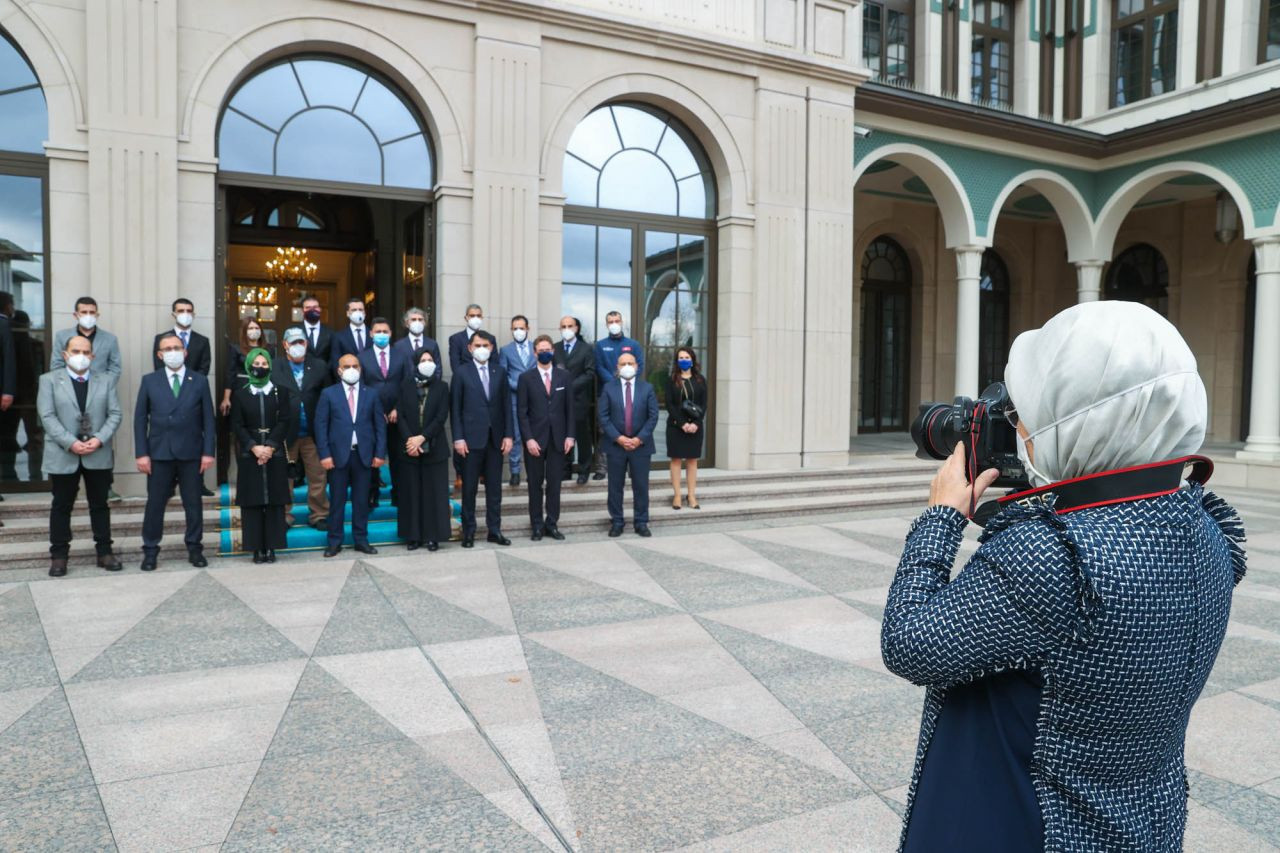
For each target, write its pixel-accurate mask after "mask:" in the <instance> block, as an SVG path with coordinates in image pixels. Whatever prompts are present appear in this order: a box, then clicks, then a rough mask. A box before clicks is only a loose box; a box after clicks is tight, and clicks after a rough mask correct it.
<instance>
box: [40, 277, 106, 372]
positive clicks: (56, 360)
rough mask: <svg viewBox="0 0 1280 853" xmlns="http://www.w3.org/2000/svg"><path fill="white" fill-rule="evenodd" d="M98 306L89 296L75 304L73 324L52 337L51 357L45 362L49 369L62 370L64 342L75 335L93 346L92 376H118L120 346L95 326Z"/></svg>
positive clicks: (104, 330) (98, 326)
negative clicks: (74, 322) (47, 362)
mask: <svg viewBox="0 0 1280 853" xmlns="http://www.w3.org/2000/svg"><path fill="white" fill-rule="evenodd" d="M101 319H102V318H101V317H100V316H99V314H98V303H97V300H95V299H94V298H93V297H92V296H81V297H80V298H79V299H77V300H76V306H75V321H76V324H75V325H74V326H72V327H71V328H69V329H62V330H61V331H59V332H58V333H57V334H56V335H54V336H53V353H52V354H51V355H50V358H49V369H50V370H58V369H60V368H63V367H66V366H67V363H66V361H64V360H63V353H64V352H65V351H66V349H67V342H68V341H70V340H71V339H72V338H74V337H75V336H76V335H79V336H81V337H83V338H85V339H87V340H88V341H89V343H90V345H92V346H93V362H94V364H93V372H94V373H95V374H96V375H104V374H107V373H110V374H111V375H112V376H116V377H119V376H120V342H119V341H118V340H116V336H115V335H113V334H111V333H110V332H108V331H107V330H106V329H104V328H102V326H101V325H99V323H100V321H101Z"/></svg>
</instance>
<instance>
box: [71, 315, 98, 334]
mask: <svg viewBox="0 0 1280 853" xmlns="http://www.w3.org/2000/svg"><path fill="white" fill-rule="evenodd" d="M76 323H78V324H79V325H80V328H82V329H84V330H86V331H92V329H93V327H94V326H96V325H98V315H97V314H77V315H76Z"/></svg>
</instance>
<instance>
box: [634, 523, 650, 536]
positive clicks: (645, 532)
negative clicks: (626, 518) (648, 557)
mask: <svg viewBox="0 0 1280 853" xmlns="http://www.w3.org/2000/svg"><path fill="white" fill-rule="evenodd" d="M635 528H636V535H637V536H644V537H645V538H648V537H650V536H652V535H653V533H651V532H650V530H649V525H647V524H637V525H636V526H635Z"/></svg>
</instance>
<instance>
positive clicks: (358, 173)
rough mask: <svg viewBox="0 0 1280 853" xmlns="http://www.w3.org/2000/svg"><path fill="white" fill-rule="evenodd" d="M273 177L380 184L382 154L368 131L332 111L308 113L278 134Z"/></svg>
mask: <svg viewBox="0 0 1280 853" xmlns="http://www.w3.org/2000/svg"><path fill="white" fill-rule="evenodd" d="M276 174H278V175H288V176H290V177H294V178H314V179H317V180H324V181H350V182H352V183H360V184H380V183H382V154H381V151H380V150H379V148H378V143H377V141H376V140H375V139H374V138H373V135H372V134H370V133H369V129H368V128H366V127H365V126H364V125H362V124H361V123H360V122H358V121H356V119H355V118H354V117H353V116H351V115H350V114H349V113H344V112H341V111H339V110H335V109H332V108H324V109H316V110H310V111H308V112H305V113H303V114H302V115H300V116H298V117H297V118H295V119H294V120H293V121H291V122H289V124H288V125H287V126H286V127H285V129H284V130H283V131H281V132H280V138H279V142H278V143H277V147H276Z"/></svg>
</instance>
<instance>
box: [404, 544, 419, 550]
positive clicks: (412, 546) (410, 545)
mask: <svg viewBox="0 0 1280 853" xmlns="http://www.w3.org/2000/svg"><path fill="white" fill-rule="evenodd" d="M406 547H407V548H408V550H410V551H416V550H418V543H417V542H410V543H409V544H408V545H407V546H406Z"/></svg>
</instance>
